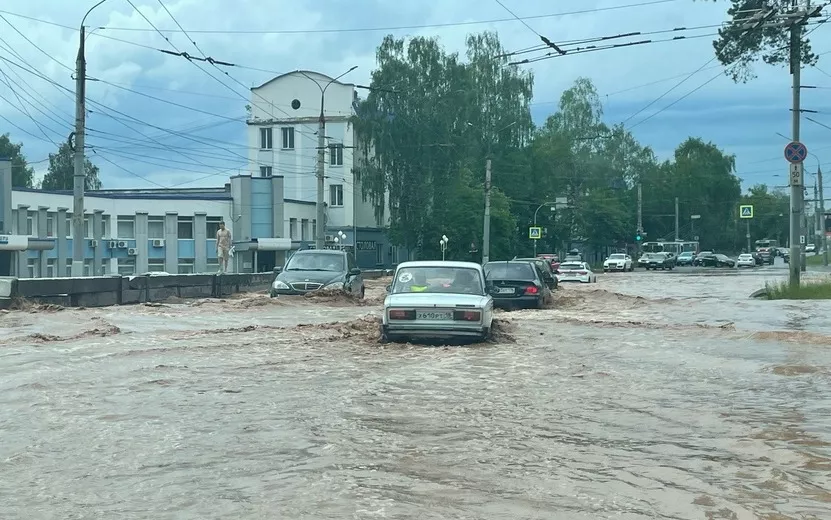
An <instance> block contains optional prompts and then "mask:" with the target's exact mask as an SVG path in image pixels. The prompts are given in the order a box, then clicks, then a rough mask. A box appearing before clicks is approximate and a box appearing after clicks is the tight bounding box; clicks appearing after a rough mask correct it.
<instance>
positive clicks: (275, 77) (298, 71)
mask: <svg viewBox="0 0 831 520" xmlns="http://www.w3.org/2000/svg"><path fill="white" fill-rule="evenodd" d="M304 72H305V73H308V74H317V75H318V76H323V78H325V79H326V80H328V81H332V80H333V78H332V76H327V75H326V74H323V73H322V72H317V71H314V70H302V69H298V70H293V71H291V72H286V73H285V74H280V75H279V76H274V77H273V78H271V79H270V80H268V81H266V82H265V83H263V84H262V85H260V86H258V87H251V90H257V89H260V88H263V87H264V86H266V85H268V84H269V83H271V82H272V81H277V80H278V79H282V78H285V77H286V76H291V75H293V74H301V75H302V74H303V73H304ZM334 83H337V84H338V85H344V86H347V87H354V86H355V84H354V83H343V82H342V81H334Z"/></svg>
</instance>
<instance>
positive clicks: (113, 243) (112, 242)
mask: <svg viewBox="0 0 831 520" xmlns="http://www.w3.org/2000/svg"><path fill="white" fill-rule="evenodd" d="M117 244H118V243H117V242H116V241H115V240H110V242H109V243H108V244H107V245H109V246H110V249H115V248H116V247H117Z"/></svg>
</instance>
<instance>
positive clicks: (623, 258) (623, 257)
mask: <svg viewBox="0 0 831 520" xmlns="http://www.w3.org/2000/svg"><path fill="white" fill-rule="evenodd" d="M609 260H626V255H617V254H615V255H612V256H610V257H609Z"/></svg>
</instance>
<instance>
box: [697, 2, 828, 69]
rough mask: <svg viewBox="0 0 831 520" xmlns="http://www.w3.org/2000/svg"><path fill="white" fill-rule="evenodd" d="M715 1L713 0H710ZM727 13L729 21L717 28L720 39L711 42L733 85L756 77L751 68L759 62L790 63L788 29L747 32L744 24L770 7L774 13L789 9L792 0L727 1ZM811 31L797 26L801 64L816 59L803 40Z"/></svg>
mask: <svg viewBox="0 0 831 520" xmlns="http://www.w3.org/2000/svg"><path fill="white" fill-rule="evenodd" d="M713 1H716V0H713ZM730 3H731V6H730V8H729V9H728V10H727V14H728V15H729V16H730V17H731V22H730V23H728V24H727V25H726V26H724V27H722V28H721V29H719V31H718V34H719V37H718V39H716V40H715V41H714V42H713V48H714V49H715V53H716V57H717V58H718V60H719V61H720V62H721V64H722V65H725V66H726V67H727V73H728V74H729V75H730V76H731V77H732V78H733V81H736V82H747V81H748V80H750V79H753V78H754V77H755V74H754V73H753V70H752V66H753V64H754V63H755V62H757V61H759V59H761V60H762V61H763V62H764V63H766V64H768V65H780V66H781V65H785V64H788V63H789V61H790V56H791V54H790V53H791V50H790V29H789V28H787V27H784V26H776V27H774V26H773V24H770V23H768V24H764V26H763V27H760V28H751V29H748V28H747V27H746V26H745V24H746V23H747V22H748V21H749V19H750V18H751V17H752V16H753V15H754V14H756V13H760V12H762V10H763V9H765V8H767V7H770V8H772V9H773V10H774V11H775V12H776V13H786V12H788V11H789V10H790V9H791V4H792V0H730ZM810 29H811V28H810V27H808V26H806V25H802V27H800V36H801V38H800V41H801V44H800V48H799V53H800V57H801V60H802V63H803V64H805V65H816V63H817V61H818V60H819V56H817V55H816V54H814V53H813V51H812V50H811V43H810V41H809V40H808V39H807V38H806V37H805V36H806V34H807V33H808V31H809V30H810Z"/></svg>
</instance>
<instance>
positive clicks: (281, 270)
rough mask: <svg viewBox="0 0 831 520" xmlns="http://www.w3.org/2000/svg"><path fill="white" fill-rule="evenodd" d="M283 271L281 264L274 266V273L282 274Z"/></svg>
mask: <svg viewBox="0 0 831 520" xmlns="http://www.w3.org/2000/svg"><path fill="white" fill-rule="evenodd" d="M282 272H283V268H282V267H280V266H279V265H278V266H277V267H275V268H274V274H280V273H282Z"/></svg>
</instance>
